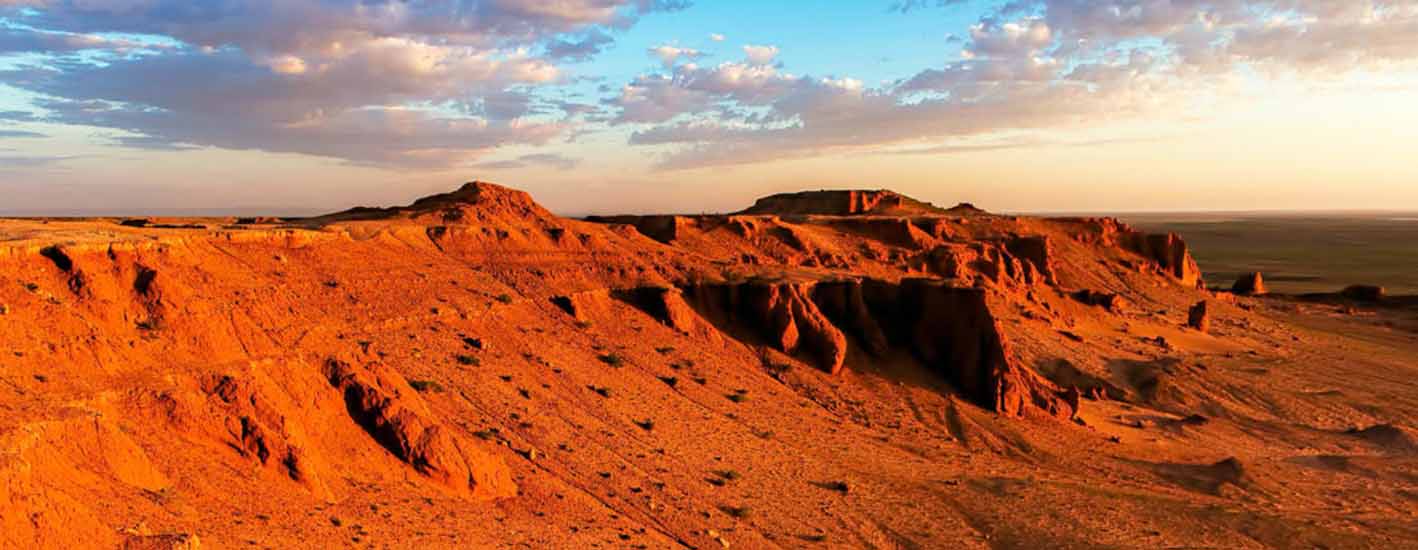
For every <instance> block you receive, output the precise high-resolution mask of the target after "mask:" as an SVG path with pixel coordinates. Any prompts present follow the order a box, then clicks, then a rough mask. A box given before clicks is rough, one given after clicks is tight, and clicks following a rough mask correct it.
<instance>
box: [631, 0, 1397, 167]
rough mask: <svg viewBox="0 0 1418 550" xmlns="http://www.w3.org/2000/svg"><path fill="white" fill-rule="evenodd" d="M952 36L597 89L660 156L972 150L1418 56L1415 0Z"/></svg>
mask: <svg viewBox="0 0 1418 550" xmlns="http://www.w3.org/2000/svg"><path fill="white" fill-rule="evenodd" d="M959 3H960V2H958V1H955V0H903V1H899V2H895V3H893V4H892V5H891V6H890V9H891V10H892V11H898V12H908V11H913V10H918V9H924V8H929V7H941V6H946V7H948V6H952V5H955V4H959ZM952 43H953V44H957V45H958V46H957V47H958V48H959V49H958V52H959V54H958V59H957V60H954V61H950V62H947V63H945V64H943V65H941V66H937V67H931V68H925V69H922V70H920V71H918V72H916V73H915V74H912V75H909V76H906V77H904V78H901V79H899V80H897V81H894V82H889V83H885V84H881V85H877V86H866V85H864V84H863V83H862V82H860V81H856V80H852V79H850V78H845V77H832V76H829V77H811V76H791V75H788V74H786V73H781V72H780V68H778V67H774V66H773V64H774V61H775V58H776V56H777V53H778V52H777V50H776V48H771V49H770V48H768V47H759V46H748V47H745V48H744V52H745V54H746V61H745V62H743V63H738V64H722V65H720V66H718V67H713V68H700V67H695V66H692V65H691V66H688V67H680V68H676V69H674V70H672V71H670V72H668V73H658V74H648V75H642V76H640V77H637V78H636V79H635V80H634V81H632V82H631V83H630V84H628V85H626V86H625V87H624V88H623V90H622V92H621V95H620V97H618V98H616V99H614V100H611V101H609V102H608V103H609V104H610V105H612V106H613V108H616V109H618V110H619V111H620V116H619V117H618V118H617V119H616V120H617V122H620V123H626V124H636V125H638V126H639V127H638V128H637V129H636V130H635V131H634V132H633V133H632V136H631V138H630V143H631V144H633V145H639V146H646V147H655V148H656V149H655V150H656V153H655V154H656V155H659V156H660V166H661V167H662V168H671V169H677V168H697V167H703V166H710V165H719V164H738V163H752V162H760V161H771V160H777V159H783V158H794V157H801V156H810V155H821V154H830V153H833V152H836V151H862V150H890V149H892V148H898V149H899V148H900V147H901V146H908V148H909V150H915V151H942V152H945V151H960V150H971V149H970V147H971V146H967V145H960V144H958V143H956V142H959V141H967V142H968V141H971V140H975V138H978V137H981V136H990V135H1008V134H1010V133H1014V134H1018V133H1019V132H1026V133H1027V132H1031V131H1038V130H1046V129H1053V128H1059V127H1067V126H1076V125H1085V124H1095V123H1098V122H1103V121H1108V120H1116V119H1125V118H1128V117H1137V116H1142V115H1144V114H1148V113H1156V112H1167V111H1169V110H1172V109H1176V108H1177V107H1178V105H1180V104H1181V103H1183V102H1184V101H1185V98H1186V96H1187V95H1188V93H1191V92H1197V91H1201V90H1207V89H1209V87H1212V86H1217V85H1218V83H1221V82H1225V81H1227V80H1228V79H1234V78H1238V75H1255V74H1256V73H1257V72H1259V73H1260V74H1262V75H1264V74H1268V73H1274V72H1287V73H1306V72H1317V73H1331V74H1332V73H1335V72H1344V71H1351V70H1365V69H1373V68H1375V67H1380V66H1382V64H1385V63H1418V0H1211V1H1208V2H1191V1H1187V2H1179V1H1175V0H1172V1H1166V0H1011V1H1009V2H1005V3H1003V4H1002V5H1001V6H1000V7H998V9H996V10H993V11H991V12H989V13H987V14H986V15H984V16H983V17H981V18H980V20H979V21H978V23H977V24H975V25H973V26H972V27H970V29H969V32H968V34H967V35H966V36H964V37H962V39H957V40H956V41H951V40H943V41H942V43H941V47H942V48H943V49H944V48H945V47H946V46H947V45H949V44H952ZM731 74H739V75H753V76H752V77H744V78H729V76H730V75H731ZM975 141H977V140H975ZM1016 142H1017V143H1026V144H1027V143H1038V141H1031V140H1030V139H1025V140H1024V141H1016Z"/></svg>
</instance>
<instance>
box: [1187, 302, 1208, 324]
mask: <svg viewBox="0 0 1418 550" xmlns="http://www.w3.org/2000/svg"><path fill="white" fill-rule="evenodd" d="M1187 326H1188V327H1191V328H1193V329H1196V330H1198V331H1201V332H1209V331H1210V330H1211V313H1210V311H1209V306H1208V304H1207V302H1206V300H1202V301H1200V302H1197V303H1196V305H1194V306H1192V307H1191V309H1190V310H1188V311H1187Z"/></svg>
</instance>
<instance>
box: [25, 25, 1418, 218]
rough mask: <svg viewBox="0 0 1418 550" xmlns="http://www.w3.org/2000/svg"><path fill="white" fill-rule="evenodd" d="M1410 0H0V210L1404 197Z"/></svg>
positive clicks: (994, 204) (1377, 201)
mask: <svg viewBox="0 0 1418 550" xmlns="http://www.w3.org/2000/svg"><path fill="white" fill-rule="evenodd" d="M1415 144H1418V0H821V1H815V2H801V1H796V0H794V1H788V0H781V1H773V0H245V1H242V0H0V215H3V214H9V215H43V214H55V215H64V214H68V215H82V214H162V213H204V214H205V213H210V214H226V213H276V214H281V213H303V212H319V211H332V210H336V209H342V208H347V207H350V206H355V205H381V206H382V205H391V204H405V203H408V202H410V201H412V200H413V199H414V198H416V197H419V196H423V195H427V194H431V193H436V192H442V191H446V190H449V189H452V188H455V187H457V186H458V185H459V184H460V183H461V182H465V181H472V180H475V179H477V180H485V181H494V182H498V183H502V184H505V185H509V186H512V187H516V188H520V189H524V190H527V191H529V192H531V193H532V194H533V196H534V197H535V198H536V199H537V200H538V201H539V202H541V203H542V204H544V205H546V206H547V207H548V208H551V209H552V210H553V211H555V212H558V213H562V214H566V215H583V214H604V213H640V212H676V213H698V212H723V211H732V210H738V209H741V208H744V207H746V206H748V205H749V204H751V203H752V201H753V199H754V198H756V197H759V196H762V195H766V194H771V193H776V192H784V191H796V190H803V189H823V188H837V189H845V188H868V189H879V188H888V189H893V190H896V191H900V192H903V193H906V194H908V195H912V196H915V197H917V198H920V199H923V200H927V201H931V202H934V203H937V204H941V205H951V204H955V203H957V202H972V203H974V204H976V205H978V206H981V207H984V208H986V209H989V210H995V211H1007V212H1062V211H1067V212H1119V211H1128V212H1137V211H1194V210H1246V211H1250V210H1271V209H1276V210H1338V209H1377V210H1418V162H1415V161H1414V159H1415V158H1418V145H1415Z"/></svg>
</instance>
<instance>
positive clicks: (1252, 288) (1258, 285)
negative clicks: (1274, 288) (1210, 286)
mask: <svg viewBox="0 0 1418 550" xmlns="http://www.w3.org/2000/svg"><path fill="white" fill-rule="evenodd" d="M1231 292H1234V293H1236V294H1246V295H1251V296H1259V295H1261V294H1265V293H1266V292H1268V291H1267V290H1266V288H1265V276H1263V275H1261V274H1260V272H1255V273H1247V274H1245V275H1241V277H1240V278H1238V279H1236V284H1233V285H1231Z"/></svg>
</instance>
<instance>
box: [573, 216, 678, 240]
mask: <svg viewBox="0 0 1418 550" xmlns="http://www.w3.org/2000/svg"><path fill="white" fill-rule="evenodd" d="M586 221H588V222H593V223H606V224H624V225H628V226H631V227H634V228H635V230H636V231H638V232H640V234H641V235H644V236H646V237H649V238H651V239H654V240H656V241H659V242H662V243H666V244H669V243H672V242H674V241H675V239H677V238H679V236H680V233H681V232H682V231H683V230H684V228H687V227H691V226H693V225H694V219H693V218H690V217H686V216H588V217H587V218H586Z"/></svg>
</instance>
